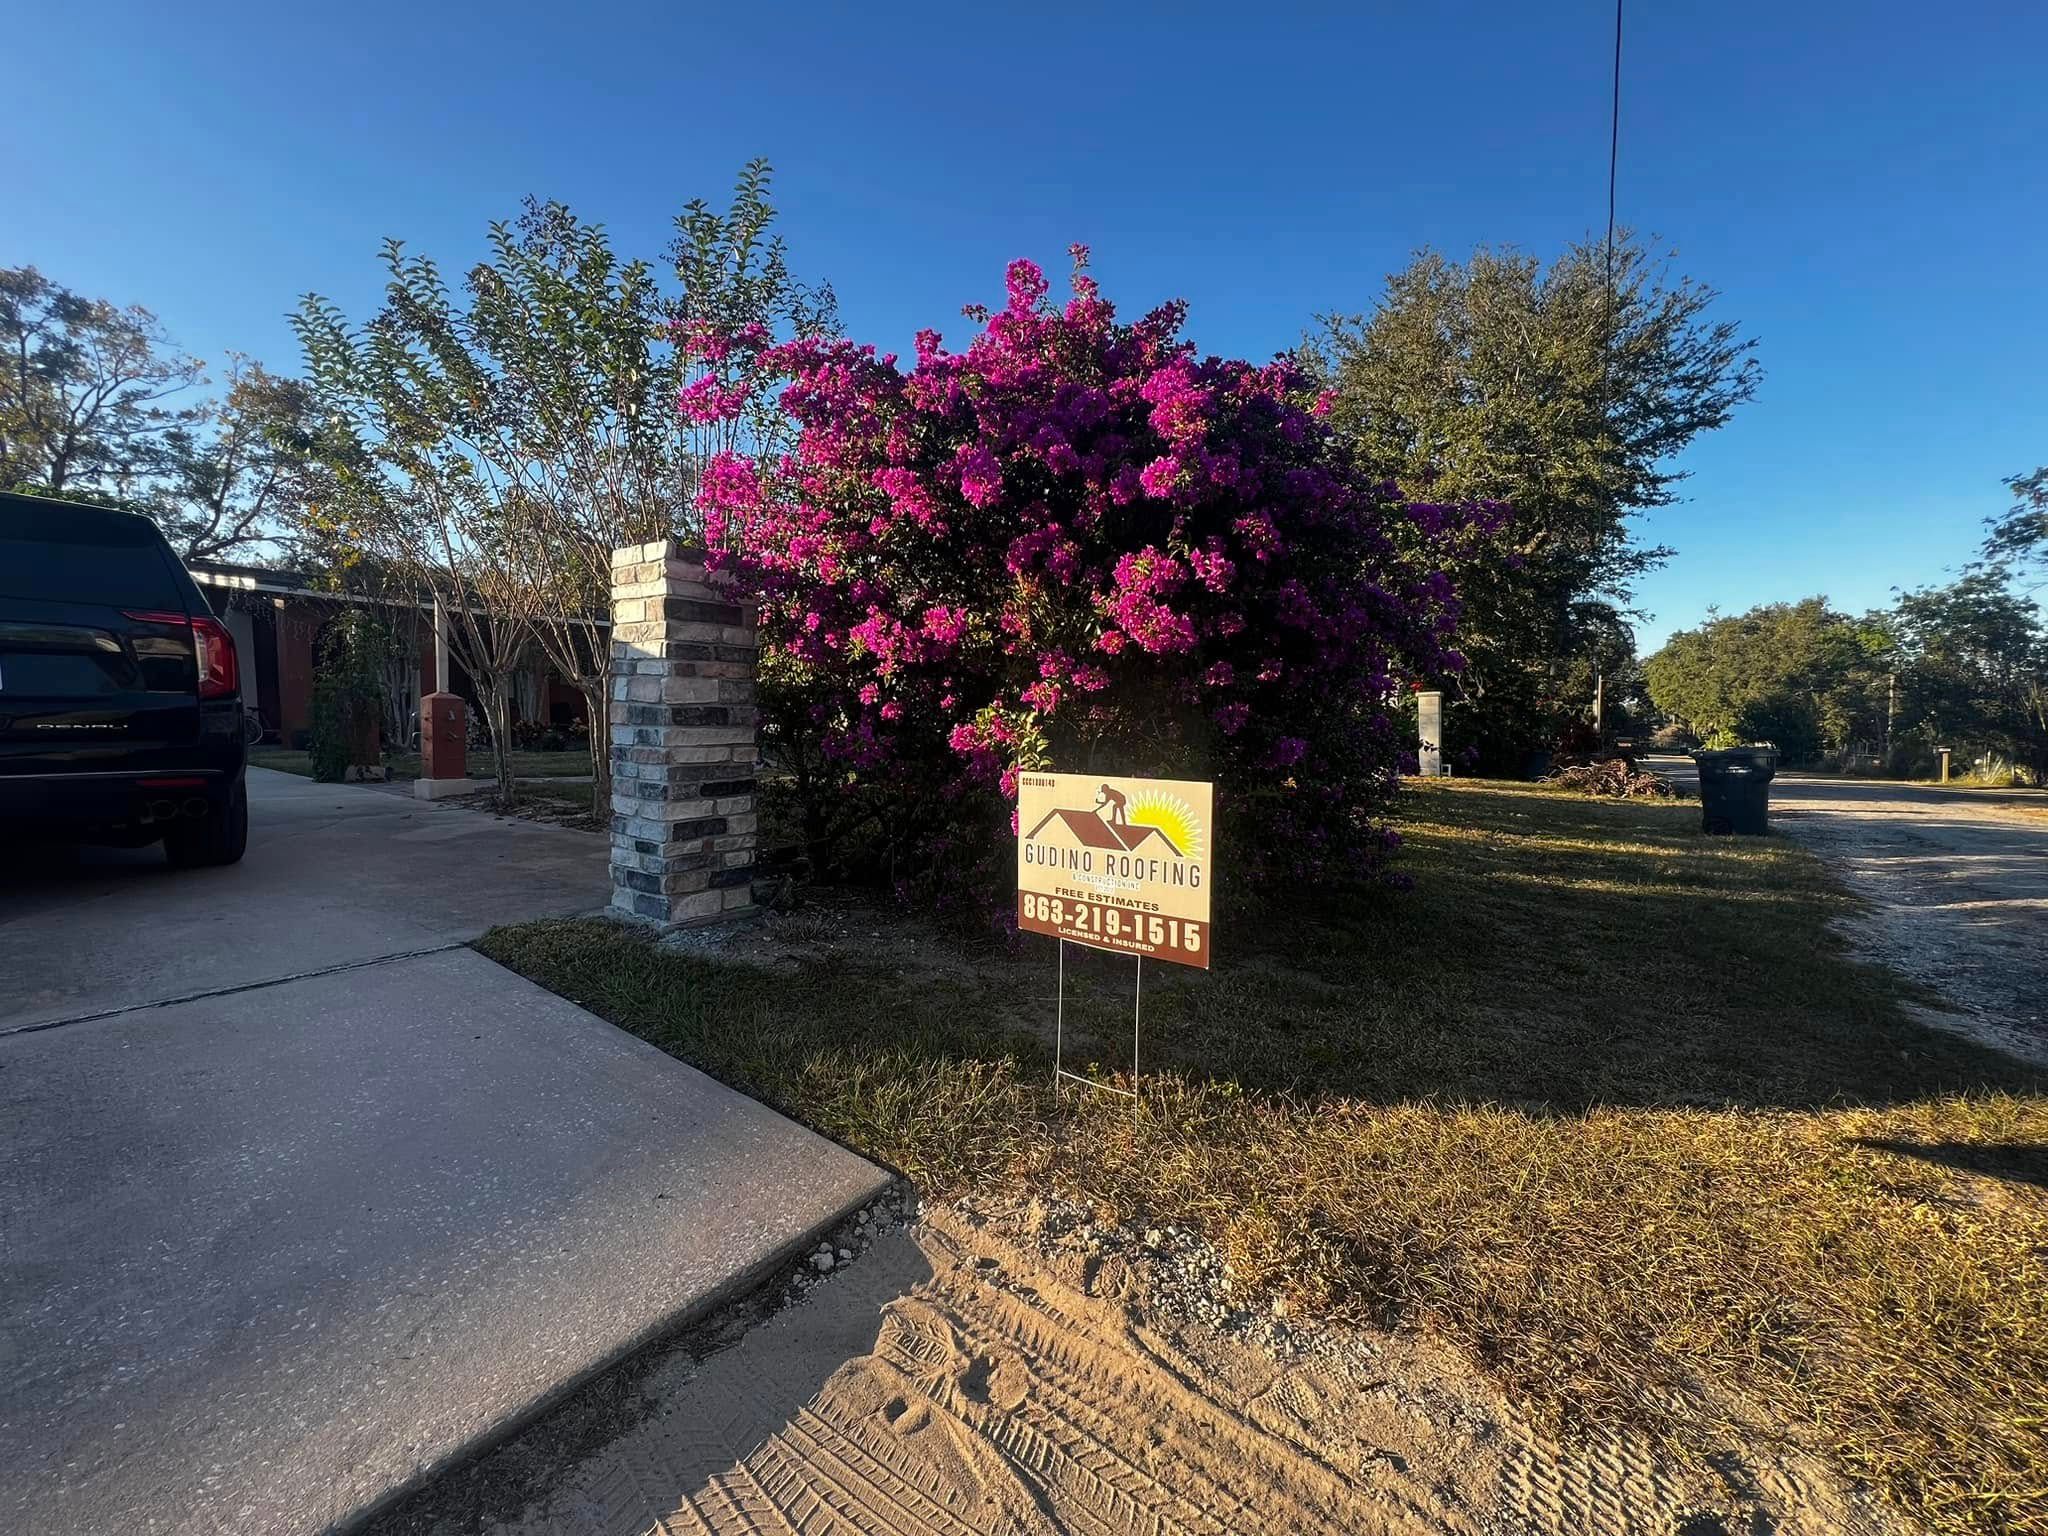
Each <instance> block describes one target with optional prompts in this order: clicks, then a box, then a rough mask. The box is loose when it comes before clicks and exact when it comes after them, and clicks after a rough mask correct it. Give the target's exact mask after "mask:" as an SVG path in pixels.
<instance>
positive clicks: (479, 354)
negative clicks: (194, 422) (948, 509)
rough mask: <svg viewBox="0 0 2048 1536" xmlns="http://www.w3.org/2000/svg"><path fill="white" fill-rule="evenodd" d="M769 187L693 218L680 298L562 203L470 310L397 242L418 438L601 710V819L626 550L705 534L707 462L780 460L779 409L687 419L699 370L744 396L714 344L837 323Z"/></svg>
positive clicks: (676, 249) (564, 665)
mask: <svg viewBox="0 0 2048 1536" xmlns="http://www.w3.org/2000/svg"><path fill="white" fill-rule="evenodd" d="M769 180H770V171H769V167H768V165H767V163H766V162H765V161H759V160H757V161H754V162H753V163H751V164H749V165H748V166H747V167H746V169H745V170H744V171H743V172H742V174H741V176H740V179H739V183H738V185H737V187H736V188H735V191H734V195H733V201H732V205H731V207H730V208H729V209H728V210H727V211H726V212H724V213H717V212H714V211H712V210H711V209H710V208H709V207H708V206H707V205H706V204H705V203H703V202H702V201H701V200H700V201H696V202H693V203H691V204H689V205H688V206H687V207H686V209H685V210H684V212H683V214H682V215H681V216H680V217H679V218H678V219H677V220H676V226H677V239H676V242H675V245H674V246H673V247H672V252H671V254H672V255H673V257H674V260H675V264H676V272H677V277H678V281H679V283H680V286H681V292H680V294H676V295H671V294H668V293H664V292H663V291H662V289H661V286H660V284H659V283H658V281H657V279H656V276H655V272H654V269H653V268H652V267H651V266H650V265H649V264H648V263H647V262H644V261H624V260H622V259H621V258H620V257H619V256H618V255H617V254H616V253H615V252H614V251H613V249H612V245H611V241H610V238H609V237H608V236H607V234H606V232H605V230H604V229H603V227H602V226H600V225H595V224H585V223H583V222H581V221H579V220H578V219H577V218H576V216H575V215H574V214H573V213H572V212H570V210H569V209H568V208H566V207H565V206H563V205H562V204H560V203H554V202H549V203H542V202H538V201H535V200H532V199H529V200H528V202H527V204H526V207H525V210H524V212H523V213H522V214H521V216H520V217H519V218H518V220H517V221H515V222H513V223H509V224H508V223H497V224H493V225H492V226H491V229H490V237H489V238H490V252H491V254H490V256H489V258H488V259H487V260H486V261H483V262H480V263H478V264H477V265H476V266H474V267H472V268H471V269H470V270H469V272H468V274H467V276H466V278H465V280H464V283H463V286H462V290H461V292H460V293H459V294H456V293H451V292H450V291H449V289H448V287H447V285H445V284H444V283H443V282H442V280H441V278H440V276H439V274H438V271H437V270H436V269H435V268H434V267H433V266H432V264H431V263H427V262H424V261H422V260H420V259H418V258H409V257H407V256H406V254H405V252H404V249H403V247H402V246H401V245H399V244H398V243H397V242H395V241H394V242H391V243H389V244H388V245H387V246H386V248H385V253H384V258H385V263H386V266H387V268H388V270H389V274H390V281H389V285H388V288H387V293H388V295H389V297H388V300H387V303H386V306H385V309H384V312H383V313H382V315H380V317H379V319H378V321H377V322H376V325H377V326H378V327H380V328H382V330H383V331H384V332H385V333H386V335H387V336H388V337H389V339H390V344H392V345H395V346H401V347H402V348H403V350H404V352H405V356H406V358H407V359H408V361H407V364H406V368H407V377H406V383H405V385H404V387H405V389H406V390H407V394H406V399H407V408H408V409H409V410H413V411H417V412H419V413H420V414H419V415H418V416H417V417H416V418H414V419H412V420H411V421H410V422H409V425H408V430H409V431H411V432H413V433H415V434H417V436H418V437H419V439H420V440H421V442H422V443H425V442H428V441H433V442H438V443H439V444H441V445H442V450H443V451H445V452H447V453H451V454H453V455H455V457H456V458H458V459H460V460H461V461H462V462H464V463H466V464H467V465H468V466H469V469H470V473H471V475H472V477H473V481H474V485H475V487H476V488H477V492H478V495H479V496H480V498H481V500H480V501H479V503H478V504H477V510H476V516H477V517H479V518H487V519H488V520H489V521H490V522H491V524H492V525H493V526H494V528H495V529H496V536H495V537H494V538H493V539H492V540H491V541H490V544H491V547H493V548H495V549H496V550H498V551H499V552H500V553H501V556H502V558H503V560H504V561H505V562H506V567H507V568H506V570H504V571H503V572H501V573H498V574H499V575H500V577H501V578H502V579H505V580H513V581H518V582H521V583H523V584H524V585H525V586H526V587H527V588H528V589H529V590H528V592H527V594H526V597H525V600H524V601H523V602H522V603H521V605H520V606H521V609H522V611H523V612H525V613H526V614H527V615H528V623H529V624H530V626H531V628H532V630H533V633H534V635H535V637H536V639H537V640H538V642H539V644H540V646H541V648H542V650H543V652H544V653H545V654H546V656H547V658H548V660H549V662H550V663H551V665H552V666H553V667H554V669H555V671H556V672H557V673H558V674H559V675H560V676H561V677H563V678H564V679H565V680H568V681H570V682H572V683H573V684H574V685H575V686H576V688H577V689H578V691H579V692H581V694H582V695H583V700H584V706H585V710H586V712H587V715H588V718H589V721H590V724H591V732H590V748H591V773H592V776H593V779H594V781H595V787H596V802H597V803H598V804H600V805H604V804H609V801H610V793H609V784H610V771H611V763H610V757H609V739H608V733H607V731H606V728H605V720H606V708H607V692H608V686H609V674H610V647H609V644H608V641H607V638H606V620H607V619H608V617H609V614H610V603H611V596H610V584H611V554H612V551H613V550H614V549H616V548H618V547H620V546H621V545H626V544H639V543H644V542H647V541H648V540H651V539H657V538H664V537H668V536H670V535H675V534H681V535H683V536H685V537H688V536H691V535H693V534H694V533H695V532H696V522H695V514H694V511H693V510H692V505H693V496H694V492H695V488H696V484H697V478H698V474H699V468H700V466H701V465H702V463H703V462H704V461H705V459H706V458H707V457H708V456H709V455H710V454H711V453H714V452H739V451H742V450H745V451H761V450H762V446H763V445H765V444H768V443H770V442H771V441H773V440H774V434H775V433H776V432H777V431H778V430H780V429H781V423H782V418H781V414H780V412H779V410H777V409H776V408H775V407H774V404H773V402H772V401H767V402H756V403H755V404H754V405H753V406H752V407H750V409H749V411H745V412H742V413H741V414H740V415H739V416H738V417H734V418H730V419H728V418H725V417H723V416H721V417H720V418H718V419H717V420H715V421H707V420H702V419H698V417H697V416H695V415H690V416H685V415H683V414H681V413H679V412H678V410H677V408H676V402H677V398H678V394H679V392H680V385H681V381H682V374H681V369H682V366H683V359H684V356H685V354H691V355H694V356H695V357H696V358H697V361H698V366H700V367H705V368H706V369H707V376H715V377H716V378H717V380H718V381H719V386H720V387H723V388H727V389H737V388H739V387H740V384H741V380H740V377H739V374H738V372H737V370H738V368H739V367H740V364H741V356H742V355H741V354H740V353H729V354H722V355H721V357H720V358H719V359H717V360H711V359H709V358H708V357H707V356H706V353H705V345H704V342H705V339H706V338H709V337H711V336H713V335H719V336H723V335H744V336H746V337H748V338H749V339H750V340H761V339H765V338H767V337H769V336H771V335H773V334H775V333H778V332H779V333H781V334H815V333H816V331H817V330H818V329H819V328H820V327H821V326H825V325H829V323H830V317H831V301H830V292H829V290H822V291H820V292H819V293H813V292H811V291H810V290H806V289H803V288H801V287H799V286H798V285H797V284H796V283H795V282H794V281H793V280H792V279H791V277H790V275H789V271H788V266H787V262H786V257H785V252H784V250H783V246H782V243H781V241H780V240H779V239H776V238H774V237H772V236H770V235H769V233H768V229H769V226H770V224H771V223H772V222H773V220H774V217H775V210H774V207H773V205H772V204H771V203H770V201H769V198H768V190H769ZM301 313H302V317H307V318H309V322H310V323H309V325H308V327H307V328H304V329H302V331H301V335H302V337H304V336H307V335H312V336H315V337H318V338H320V346H321V349H322V352H323V354H333V353H334V352H335V350H336V347H337V342H336V340H335V336H336V329H337V325H338V320H337V319H336V317H333V316H331V314H328V313H327V312H326V311H325V310H324V306H322V305H321V304H320V302H319V301H317V300H310V299H309V300H308V301H307V306H305V307H302V312H301ZM309 355H310V344H309ZM316 371H318V372H320V374H321V377H323V378H329V377H332V376H333V374H334V372H335V370H334V369H332V368H322V369H320V370H316ZM396 384H397V381H396V380H395V379H394V380H392V381H387V382H385V383H381V384H379V385H378V386H377V387H378V388H379V389H383V390H388V389H391V388H393V387H395V386H396ZM700 395H701V387H700Z"/></svg>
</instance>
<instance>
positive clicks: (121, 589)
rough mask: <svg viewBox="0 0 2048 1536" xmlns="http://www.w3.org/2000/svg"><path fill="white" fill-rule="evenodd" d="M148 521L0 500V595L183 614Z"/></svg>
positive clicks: (181, 594)
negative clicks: (104, 604)
mask: <svg viewBox="0 0 2048 1536" xmlns="http://www.w3.org/2000/svg"><path fill="white" fill-rule="evenodd" d="M180 575H181V573H180V571H179V569H178V567H177V564H176V563H175V562H174V561H173V560H172V558H171V554H170V551H169V549H168V548H167V547H166V546H165V544H164V542H163V535H162V534H160V533H158V532H157V530H156V525H155V524H153V523H151V522H150V521H149V520H148V519H146V518H142V517H137V516H135V515H134V514H133V513H128V512H110V511H107V510H104V509H103V508H100V507H86V506H79V505H77V504H76V503H72V502H45V501H37V500H34V499H29V498H20V497H13V496H8V497H0V597H25V598H40V599H42V600H44V601H46V602H55V603H106V604H108V605H110V606H112V607H116V608H151V609H157V610H159V611H165V612H171V613H183V612H184V611H185V586H184V583H183V582H182V581H181V580H180V579H179V577H180Z"/></svg>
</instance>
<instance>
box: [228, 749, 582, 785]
mask: <svg viewBox="0 0 2048 1536" xmlns="http://www.w3.org/2000/svg"><path fill="white" fill-rule="evenodd" d="M384 761H385V763H386V765H387V766H388V767H389V768H390V769H391V776H392V777H393V778H394V779H416V778H418V777H419V776H420V755H419V754H418V753H417V752H387V753H386V754H385V755H384ZM249 762H250V764H251V765H252V766H253V767H257V768H275V769H276V770H277V771H278V772H280V773H297V774H303V775H308V776H310V775H311V774H312V772H313V755H312V754H311V753H310V752H294V751H292V750H290V749H289V748H286V747H251V748H250V749H249ZM469 771H470V773H471V774H472V775H473V776H475V777H478V778H486V779H487V778H491V777H493V776H495V775H496V773H497V771H498V765H497V762H496V761H495V760H494V759H493V758H492V756H491V754H490V753H488V752H472V753H470V754H469ZM512 772H513V774H514V775H515V776H516V777H518V778H522V779H546V778H576V777H579V776H582V775H586V774H588V773H589V772H590V754H589V753H588V752H585V751H583V750H582V749H581V748H579V749H577V750H576V751H574V752H514V753H513V754H512ZM564 787H565V788H566V787H568V786H564Z"/></svg>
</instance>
